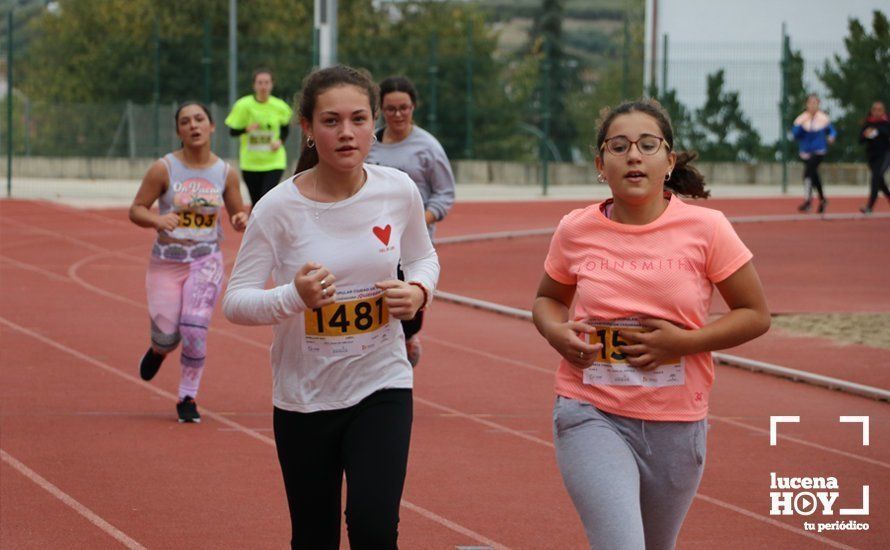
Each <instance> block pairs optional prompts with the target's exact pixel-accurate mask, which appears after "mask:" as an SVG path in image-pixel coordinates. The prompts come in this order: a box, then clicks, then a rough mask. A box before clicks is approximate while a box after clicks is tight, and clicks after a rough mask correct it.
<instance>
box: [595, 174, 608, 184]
mask: <svg viewBox="0 0 890 550" xmlns="http://www.w3.org/2000/svg"><path fill="white" fill-rule="evenodd" d="M596 181H598V182H600V183H606V178H604V177H603V175H602V174H597V175H596Z"/></svg>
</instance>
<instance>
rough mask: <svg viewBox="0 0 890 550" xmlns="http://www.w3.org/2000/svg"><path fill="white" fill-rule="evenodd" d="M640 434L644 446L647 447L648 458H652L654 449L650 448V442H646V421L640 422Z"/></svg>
mask: <svg viewBox="0 0 890 550" xmlns="http://www.w3.org/2000/svg"><path fill="white" fill-rule="evenodd" d="M640 434H641V435H642V437H643V444H644V445H646V456H652V449H651V448H650V447H649V441H647V440H646V421H645V420H640Z"/></svg>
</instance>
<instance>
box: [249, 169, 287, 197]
mask: <svg viewBox="0 0 890 550" xmlns="http://www.w3.org/2000/svg"><path fill="white" fill-rule="evenodd" d="M282 172H284V170H269V171H268V172H249V171H247V170H241V176H242V177H243V178H244V183H245V184H246V185H247V191H248V192H250V204H252V205H254V206H256V203H257V201H258V200H260V199H261V198H262V197H263V195H265V194H266V193H268V192H269V190H270V189H272V188H273V187H275V186H276V185H278V182H280V181H281V173H282Z"/></svg>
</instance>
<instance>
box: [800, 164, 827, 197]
mask: <svg viewBox="0 0 890 550" xmlns="http://www.w3.org/2000/svg"><path fill="white" fill-rule="evenodd" d="M824 158H825V155H816V154H812V155H810V158H808V159H806V160H804V169H803V180H804V184H805V186H806V198H807V202H809V201H810V199H812V198H813V189H815V190H816V193H818V194H819V200H822V201H824V200H825V193H823V192H822V178H820V177H819V164H820V163H821V162H822V159H824ZM807 181H809V185H806V182H807Z"/></svg>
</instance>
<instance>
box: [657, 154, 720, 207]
mask: <svg viewBox="0 0 890 550" xmlns="http://www.w3.org/2000/svg"><path fill="white" fill-rule="evenodd" d="M697 158H698V153H696V152H695V151H677V162H675V163H674V170H673V172H671V177H670V179H668V180H667V181H665V182H664V186H665V187H667V188H668V189H670V190H671V192H673V193H674V194H677V195H681V196H683V197H692V198H694V199H706V198H708V197H710V196H711V192H710V191H708V190H707V189H705V177H704V176H703V175H702V173H701V172H699V171H698V168H696V167H695V166H693V165H692V164H690V163H691V162H692V161H694V160H695V159H697Z"/></svg>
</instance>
